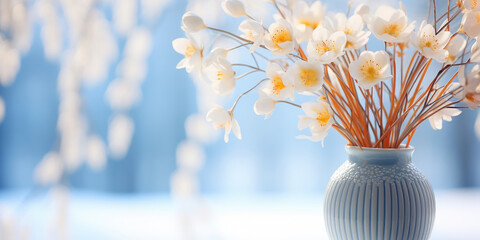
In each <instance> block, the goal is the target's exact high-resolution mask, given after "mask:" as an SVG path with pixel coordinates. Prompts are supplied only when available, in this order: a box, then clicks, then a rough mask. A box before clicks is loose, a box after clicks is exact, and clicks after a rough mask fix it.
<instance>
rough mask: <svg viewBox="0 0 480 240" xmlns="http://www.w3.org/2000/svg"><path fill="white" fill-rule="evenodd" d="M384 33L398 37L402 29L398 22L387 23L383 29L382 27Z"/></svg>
mask: <svg viewBox="0 0 480 240" xmlns="http://www.w3.org/2000/svg"><path fill="white" fill-rule="evenodd" d="M383 33H384V34H388V35H390V36H393V37H398V36H399V35H400V33H402V29H401V28H400V26H399V25H398V24H388V25H387V26H386V27H385V28H384V29H383Z"/></svg>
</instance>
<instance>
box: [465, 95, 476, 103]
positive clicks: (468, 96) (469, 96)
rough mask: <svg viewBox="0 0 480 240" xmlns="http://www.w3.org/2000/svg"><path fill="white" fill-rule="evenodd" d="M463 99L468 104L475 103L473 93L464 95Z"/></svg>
mask: <svg viewBox="0 0 480 240" xmlns="http://www.w3.org/2000/svg"><path fill="white" fill-rule="evenodd" d="M465 98H466V99H467V100H468V101H470V102H475V95H474V94H473V93H467V95H465Z"/></svg>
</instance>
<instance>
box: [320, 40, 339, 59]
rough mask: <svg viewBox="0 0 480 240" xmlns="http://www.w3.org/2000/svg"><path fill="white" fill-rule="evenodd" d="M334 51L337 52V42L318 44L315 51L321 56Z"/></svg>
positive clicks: (329, 41) (328, 41)
mask: <svg viewBox="0 0 480 240" xmlns="http://www.w3.org/2000/svg"><path fill="white" fill-rule="evenodd" d="M334 50H335V42H334V41H331V40H327V41H322V42H321V43H319V44H317V47H316V48H315V51H316V52H317V54H318V55H320V56H321V55H323V54H325V53H326V52H328V51H334Z"/></svg>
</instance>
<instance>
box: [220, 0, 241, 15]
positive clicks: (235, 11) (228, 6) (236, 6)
mask: <svg viewBox="0 0 480 240" xmlns="http://www.w3.org/2000/svg"><path fill="white" fill-rule="evenodd" d="M222 9H223V11H225V13H226V14H228V15H230V16H232V17H243V16H247V13H246V12H245V7H244V6H243V3H242V2H240V1H237V0H226V1H223V2H222Z"/></svg>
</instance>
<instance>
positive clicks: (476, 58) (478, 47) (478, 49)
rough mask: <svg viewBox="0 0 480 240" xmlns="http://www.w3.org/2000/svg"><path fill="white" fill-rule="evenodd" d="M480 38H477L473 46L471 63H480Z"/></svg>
mask: <svg viewBox="0 0 480 240" xmlns="http://www.w3.org/2000/svg"><path fill="white" fill-rule="evenodd" d="M479 40H480V37H476V38H475V43H474V44H473V45H472V49H471V52H472V56H471V57H470V61H471V62H480V43H479V42H478V41H479Z"/></svg>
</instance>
